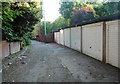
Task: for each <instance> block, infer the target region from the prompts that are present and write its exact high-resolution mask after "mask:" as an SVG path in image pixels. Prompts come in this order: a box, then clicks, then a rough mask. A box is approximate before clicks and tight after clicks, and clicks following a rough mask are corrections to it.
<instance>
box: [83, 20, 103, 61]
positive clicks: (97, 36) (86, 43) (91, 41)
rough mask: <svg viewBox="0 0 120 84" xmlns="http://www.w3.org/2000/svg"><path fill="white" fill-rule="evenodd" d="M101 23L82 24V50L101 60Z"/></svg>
mask: <svg viewBox="0 0 120 84" xmlns="http://www.w3.org/2000/svg"><path fill="white" fill-rule="evenodd" d="M102 30H103V23H102V22H100V23H95V24H89V25H85V26H82V51H83V53H84V54H87V55H89V56H91V57H93V58H96V59H98V60H100V61H102V49H103V48H102V39H103V31H102Z"/></svg>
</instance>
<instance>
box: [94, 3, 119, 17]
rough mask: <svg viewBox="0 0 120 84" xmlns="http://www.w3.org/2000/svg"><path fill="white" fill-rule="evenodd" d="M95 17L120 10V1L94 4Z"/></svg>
mask: <svg viewBox="0 0 120 84" xmlns="http://www.w3.org/2000/svg"><path fill="white" fill-rule="evenodd" d="M94 10H95V12H96V15H97V17H102V16H107V15H112V14H115V13H118V12H120V2H106V3H103V4H97V5H95V6H94Z"/></svg>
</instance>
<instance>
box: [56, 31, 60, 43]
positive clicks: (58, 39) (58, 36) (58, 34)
mask: <svg viewBox="0 0 120 84" xmlns="http://www.w3.org/2000/svg"><path fill="white" fill-rule="evenodd" d="M56 34H57V35H56V36H57V39H56V42H57V43H58V44H60V32H56Z"/></svg>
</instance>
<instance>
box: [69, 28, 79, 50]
mask: <svg viewBox="0 0 120 84" xmlns="http://www.w3.org/2000/svg"><path fill="white" fill-rule="evenodd" d="M71 48H72V49H75V50H78V51H80V52H81V27H74V28H71Z"/></svg>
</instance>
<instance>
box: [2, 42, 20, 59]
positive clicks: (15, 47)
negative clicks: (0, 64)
mask: <svg viewBox="0 0 120 84" xmlns="http://www.w3.org/2000/svg"><path fill="white" fill-rule="evenodd" d="M0 48H1V49H0V52H1V53H2V54H1V55H2V56H1V57H2V58H4V57H7V56H9V55H10V54H14V53H16V52H18V51H20V42H7V41H0Z"/></svg>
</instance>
